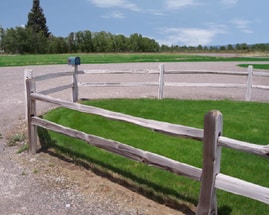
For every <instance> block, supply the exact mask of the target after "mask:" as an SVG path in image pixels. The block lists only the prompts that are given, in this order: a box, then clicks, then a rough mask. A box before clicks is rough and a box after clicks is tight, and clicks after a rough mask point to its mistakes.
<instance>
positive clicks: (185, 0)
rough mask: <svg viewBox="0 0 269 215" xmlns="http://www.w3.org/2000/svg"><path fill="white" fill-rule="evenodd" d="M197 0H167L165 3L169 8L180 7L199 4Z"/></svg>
mask: <svg viewBox="0 0 269 215" xmlns="http://www.w3.org/2000/svg"><path fill="white" fill-rule="evenodd" d="M199 4H200V3H198V2H197V1H196V0H166V2H165V5H166V8H168V9H179V8H182V7H186V6H193V5H199Z"/></svg>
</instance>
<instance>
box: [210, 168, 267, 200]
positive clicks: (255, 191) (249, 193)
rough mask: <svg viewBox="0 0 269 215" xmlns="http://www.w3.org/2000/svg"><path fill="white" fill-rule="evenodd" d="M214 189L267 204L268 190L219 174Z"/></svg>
mask: <svg viewBox="0 0 269 215" xmlns="http://www.w3.org/2000/svg"><path fill="white" fill-rule="evenodd" d="M215 187H216V188H218V189H221V190H224V191H227V192H230V193H234V194H237V195H241V196H245V197H248V198H251V199H255V200H258V201H260V202H263V203H266V204H269V188H267V187H262V186H260V185H257V184H253V183H250V182H247V181H243V180H241V179H238V178H234V177H231V176H228V175H223V174H221V173H219V174H218V175H217V176H216V182H215Z"/></svg>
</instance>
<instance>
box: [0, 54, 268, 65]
mask: <svg viewBox="0 0 269 215" xmlns="http://www.w3.org/2000/svg"><path fill="white" fill-rule="evenodd" d="M70 56H79V57H80V58H81V62H82V64H103V63H137V62H141V63H142V62H235V61H237V62H249V61H263V62H266V61H267V62H268V61H269V57H268V56H263V55H258V56H257V55H255V54H253V56H252V55H244V54H220V53H217V54H185V53H183V54H181V53H123V54H121V53H94V54H83V53H78V54H49V55H0V67H4V66H27V65H55V64H66V63H67V59H68V57H70Z"/></svg>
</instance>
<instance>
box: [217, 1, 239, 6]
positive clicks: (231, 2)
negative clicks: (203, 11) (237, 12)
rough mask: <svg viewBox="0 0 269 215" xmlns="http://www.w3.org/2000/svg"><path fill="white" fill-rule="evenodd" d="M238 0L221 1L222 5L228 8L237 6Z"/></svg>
mask: <svg viewBox="0 0 269 215" xmlns="http://www.w3.org/2000/svg"><path fill="white" fill-rule="evenodd" d="M237 2H238V0H221V3H222V4H224V5H227V6H232V5H236V4H237Z"/></svg>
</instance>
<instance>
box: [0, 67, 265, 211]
mask: <svg viewBox="0 0 269 215" xmlns="http://www.w3.org/2000/svg"><path fill="white" fill-rule="evenodd" d="M250 63H251V62H250ZM256 63H257V62H256ZM237 64H238V63H237V62H232V63H231V62H229V63H219V62H213V63H165V68H166V69H189V70H191V69H202V70H207V69H208V70H221V71H234V72H238V71H246V68H239V67H237V66H236V65H237ZM158 67H159V63H132V64H104V65H101V64H99V65H81V66H80V67H79V70H89V69H105V70H109V69H113V70H116V69H120V70H128V69H136V70H142V69H149V70H153V69H154V70H157V69H158ZM24 69H32V70H33V71H34V74H47V73H51V72H59V71H71V70H72V67H69V66H67V65H54V66H27V67H2V68H0V95H1V100H0V172H1V174H0V214H3V215H10V214H27V215H29V214H193V211H194V210H195V206H193V205H191V204H188V205H185V204H182V205H180V206H179V208H177V210H174V209H171V208H169V207H166V206H165V205H161V204H158V203H156V202H154V201H151V200H150V199H147V198H145V197H143V196H142V195H139V194H138V193H136V192H133V191H131V190H130V189H127V188H126V187H124V186H120V185H119V184H117V183H114V182H112V181H111V180H109V179H108V178H105V177H101V176H99V175H98V174H96V173H95V172H94V171H93V170H91V169H88V170H87V169H85V168H82V167H80V166H77V165H74V164H72V162H69V161H66V160H63V159H60V158H58V157H55V156H52V155H50V154H48V153H44V152H41V153H38V154H37V155H35V156H30V155H28V154H27V153H20V154H18V153H16V152H17V150H18V149H19V148H20V147H21V144H23V143H17V144H16V146H13V147H11V146H8V142H9V140H10V138H11V137H14V136H15V134H21V133H22V132H25V123H24V116H25V102H24V82H23V77H24V74H23V71H24ZM89 78H90V80H91V81H99V80H104V81H105V80H106V81H112V82H119V81H129V82H130V81H138V80H139V81H153V80H158V77H157V75H139V76H138V75H113V76H112V75H109V76H108V75H106V76H104V75H103V74H98V75H92V76H90V77H89ZM166 81H176V82H178V81H180V82H188V81H191V82H213V83H215V82H221V83H246V78H242V77H238V78H237V76H215V75H214V76H204V75H182V76H180V77H179V76H175V75H171V76H169V77H166ZM253 81H254V83H255V84H261V85H269V78H268V77H266V78H265V77H263V78H256V77H255V78H254V80H253ZM69 82H70V77H69V78H67V77H65V78H62V79H59V80H58V79H57V81H56V80H55V81H51V82H49V83H46V85H45V84H42V83H40V86H39V87H40V89H42V88H44V89H45V88H46V87H49V86H48V84H49V85H50V86H56V85H58V84H61V83H69ZM55 96H57V97H60V98H63V99H70V96H71V95H70V92H66V91H64V92H61V93H57V94H56V95H55ZM79 96H80V98H90V99H95V98H123V97H128V98H135V97H138V98H141V97H143V98H154V97H156V96H157V88H156V87H139V88H138V87H126V88H97V89H96V88H95V89H93V88H91V89H89V88H83V89H81V90H80V92H79ZM164 97H166V98H168V97H169V98H178V99H186V98H188V99H234V100H244V98H245V90H243V89H239V90H238V89H236V90H234V89H221V88H218V89H216V88H204V89H199V88H167V89H165V92H164ZM252 100H253V101H259V102H269V93H268V91H265V90H264V91H262V90H253V94H252ZM51 107H52V106H49V105H44V104H38V111H39V113H43V112H45V111H46V110H47V109H48V108H51Z"/></svg>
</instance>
